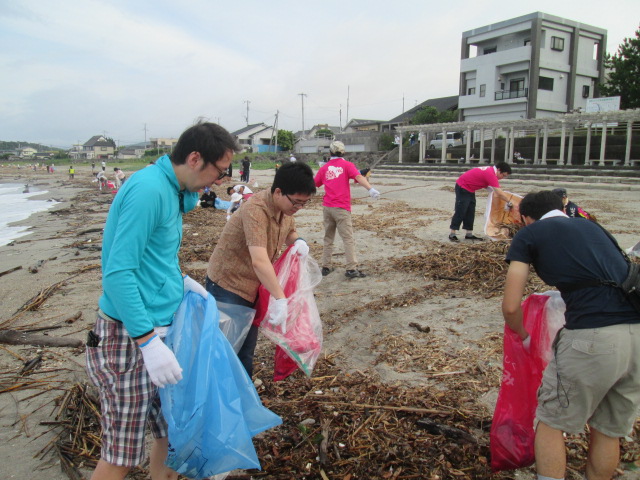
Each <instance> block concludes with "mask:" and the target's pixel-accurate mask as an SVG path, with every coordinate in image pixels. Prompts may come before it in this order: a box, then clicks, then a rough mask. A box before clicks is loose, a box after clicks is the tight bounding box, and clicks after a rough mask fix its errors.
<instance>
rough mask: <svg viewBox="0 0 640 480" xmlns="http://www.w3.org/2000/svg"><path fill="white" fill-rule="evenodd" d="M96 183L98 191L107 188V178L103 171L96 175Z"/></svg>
mask: <svg viewBox="0 0 640 480" xmlns="http://www.w3.org/2000/svg"><path fill="white" fill-rule="evenodd" d="M96 181H97V182H98V190H100V191H102V189H103V188H104V189H106V188H107V176H106V175H105V173H104V172H103V171H102V170H100V171H99V172H98V173H96Z"/></svg>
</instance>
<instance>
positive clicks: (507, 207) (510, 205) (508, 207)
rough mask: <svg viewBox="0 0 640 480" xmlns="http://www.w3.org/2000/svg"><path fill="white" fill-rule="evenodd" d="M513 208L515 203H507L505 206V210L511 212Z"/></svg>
mask: <svg viewBox="0 0 640 480" xmlns="http://www.w3.org/2000/svg"><path fill="white" fill-rule="evenodd" d="M512 208H513V202H507V203H506V204H505V206H504V209H505V210H511V209H512Z"/></svg>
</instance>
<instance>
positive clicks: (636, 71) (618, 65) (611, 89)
mask: <svg viewBox="0 0 640 480" xmlns="http://www.w3.org/2000/svg"><path fill="white" fill-rule="evenodd" d="M604 65H605V67H606V68H608V69H610V70H611V72H610V73H609V78H608V79H607V81H606V83H605V84H604V85H600V92H601V93H602V95H603V96H605V97H613V96H618V95H620V108H621V109H629V108H640V29H638V30H636V38H625V39H624V41H623V42H622V44H621V45H620V46H619V47H618V53H616V54H614V55H613V56H611V55H609V54H606V55H605V59H604Z"/></svg>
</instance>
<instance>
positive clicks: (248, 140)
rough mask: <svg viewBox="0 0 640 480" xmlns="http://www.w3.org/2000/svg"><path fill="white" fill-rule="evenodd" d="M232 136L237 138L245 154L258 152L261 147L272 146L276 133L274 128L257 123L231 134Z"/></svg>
mask: <svg viewBox="0 0 640 480" xmlns="http://www.w3.org/2000/svg"><path fill="white" fill-rule="evenodd" d="M231 135H233V136H234V137H235V138H236V140H237V141H238V144H239V145H240V147H242V151H243V152H258V151H259V150H260V148H259V147H260V146H261V145H270V144H271V139H272V138H273V137H275V135H276V132H275V130H274V128H273V127H270V126H268V125H266V124H264V123H255V124H253V125H247V126H246V127H244V128H241V129H239V130H236V131H235V132H231ZM274 143H275V140H274Z"/></svg>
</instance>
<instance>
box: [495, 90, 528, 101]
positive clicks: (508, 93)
mask: <svg viewBox="0 0 640 480" xmlns="http://www.w3.org/2000/svg"><path fill="white" fill-rule="evenodd" d="M528 96H529V89H528V88H523V89H521V90H500V91H498V92H496V93H495V99H496V100H508V99H510V98H522V97H528Z"/></svg>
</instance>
